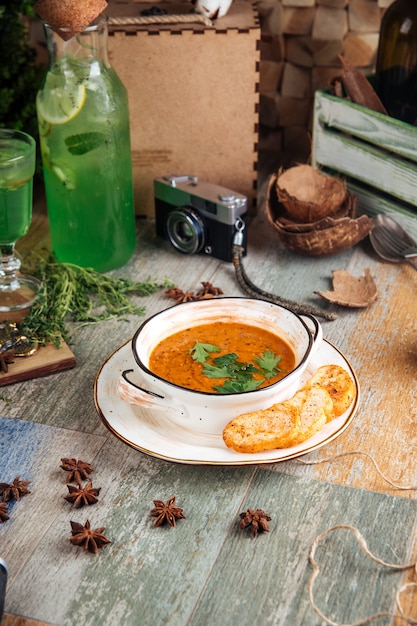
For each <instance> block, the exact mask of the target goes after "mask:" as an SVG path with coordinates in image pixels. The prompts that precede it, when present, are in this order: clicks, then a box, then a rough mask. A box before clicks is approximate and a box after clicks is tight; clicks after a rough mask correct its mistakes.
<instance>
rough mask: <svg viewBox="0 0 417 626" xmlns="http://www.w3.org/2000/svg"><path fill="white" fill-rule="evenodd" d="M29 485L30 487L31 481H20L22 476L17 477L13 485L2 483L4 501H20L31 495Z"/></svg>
mask: <svg viewBox="0 0 417 626" xmlns="http://www.w3.org/2000/svg"><path fill="white" fill-rule="evenodd" d="M27 485H30V480H20V476H16V478H15V479H14V481H13V482H12V483H0V495H1V496H2V498H3V501H4V502H10V501H11V500H19V498H20V497H21V496H25V495H26V494H28V493H30V491H29V489H27Z"/></svg>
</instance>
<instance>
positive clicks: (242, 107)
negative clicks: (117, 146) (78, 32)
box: [108, 0, 260, 217]
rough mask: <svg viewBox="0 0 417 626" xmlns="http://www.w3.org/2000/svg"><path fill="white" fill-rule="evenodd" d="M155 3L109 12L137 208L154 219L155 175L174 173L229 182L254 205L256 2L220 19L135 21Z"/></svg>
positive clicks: (174, 9) (175, 8)
mask: <svg viewBox="0 0 417 626" xmlns="http://www.w3.org/2000/svg"><path fill="white" fill-rule="evenodd" d="M154 5H155V3H153V4H147V3H143V2H120V1H114V2H111V3H109V9H108V13H109V17H110V23H109V33H110V36H109V44H108V48H109V56H110V61H111V64H112V65H113V67H114V68H115V70H116V71H117V73H118V74H119V76H120V78H121V79H122V81H123V82H124V84H125V86H126V87H127V89H128V93H129V106H130V119H131V124H130V126H131V140H132V158H133V171H134V188H135V204H136V213H137V214H138V215H146V216H149V217H152V216H153V215H154V198H153V180H154V178H156V177H159V176H164V175H166V174H177V175H178V174H190V175H195V176H198V177H199V178H200V179H201V180H205V181H207V182H211V183H216V184H219V185H222V186H224V187H229V188H230V189H233V190H235V191H238V192H239V193H242V194H244V195H245V196H247V197H248V207H251V208H252V211H253V210H254V206H255V201H256V185H257V142H258V118H259V114H258V108H259V62H260V59H259V55H260V52H259V50H260V26H259V19H258V14H257V11H256V9H255V5H254V4H252V3H251V2H246V1H244V0H243V1H242V0H235V2H233V4H232V6H231V7H230V10H229V12H228V13H227V15H226V16H224V17H222V18H218V19H217V20H215V21H214V22H213V25H205V24H202V23H198V22H195V23H181V22H179V23H173V24H164V23H161V24H151V25H149V24H145V25H140V24H139V25H138V24H129V23H127V22H128V19H129V18H131V17H133V18H134V17H139V16H140V15H141V12H142V11H143V10H144V9H145V10H146V9H149V8H150V7H152V6H154ZM157 6H158V7H161V8H164V9H165V10H166V11H167V13H168V15H171V16H172V15H183V14H184V15H188V14H190V11H191V10H192V7H191V5H190V4H189V3H180V4H179V3H178V2H177V3H175V2H157ZM112 18H113V21H112ZM120 18H121V23H119V24H115V21H120ZM124 19H126V23H123V20H124Z"/></svg>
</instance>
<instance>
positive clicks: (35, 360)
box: [0, 343, 76, 387]
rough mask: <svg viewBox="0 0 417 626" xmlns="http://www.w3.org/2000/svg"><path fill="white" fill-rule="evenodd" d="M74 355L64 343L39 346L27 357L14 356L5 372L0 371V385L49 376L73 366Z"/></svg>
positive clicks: (74, 362) (74, 363)
mask: <svg viewBox="0 0 417 626" xmlns="http://www.w3.org/2000/svg"><path fill="white" fill-rule="evenodd" d="M75 365H76V360H75V356H74V355H73V353H72V352H71V350H70V349H69V347H68V345H67V344H66V343H63V344H62V347H61V348H55V346H54V345H52V344H50V345H48V346H45V347H42V348H39V350H38V351H37V352H36V353H35V354H33V355H32V356H28V357H14V361H13V363H10V364H9V365H8V366H7V369H8V371H7V372H0V387H5V386H6V385H11V384H12V383H17V382H21V381H22V380H29V379H31V378H40V377H41V376H49V374H56V373H57V372H62V371H64V370H67V369H71V368H73V367H75Z"/></svg>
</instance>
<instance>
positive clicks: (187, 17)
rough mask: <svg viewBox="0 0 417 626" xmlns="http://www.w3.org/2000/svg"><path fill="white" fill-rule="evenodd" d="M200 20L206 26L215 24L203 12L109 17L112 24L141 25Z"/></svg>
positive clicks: (187, 22)
mask: <svg viewBox="0 0 417 626" xmlns="http://www.w3.org/2000/svg"><path fill="white" fill-rule="evenodd" d="M195 22H197V23H198V22H200V23H201V24H204V25H205V26H213V22H212V21H211V20H210V19H209V18H208V17H206V16H205V15H202V14H201V13H187V14H184V15H141V16H138V17H128V16H126V17H109V25H110V26H136V25H138V26H141V25H147V24H190V23H195Z"/></svg>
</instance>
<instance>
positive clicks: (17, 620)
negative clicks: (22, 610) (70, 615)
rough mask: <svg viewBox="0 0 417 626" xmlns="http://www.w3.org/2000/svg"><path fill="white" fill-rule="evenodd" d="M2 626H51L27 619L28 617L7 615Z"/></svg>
mask: <svg viewBox="0 0 417 626" xmlns="http://www.w3.org/2000/svg"><path fill="white" fill-rule="evenodd" d="M1 626H51V624H47V623H46V622H39V621H38V620H35V619H26V617H19V616H17V615H10V613H5V614H4V615H3V619H2V621H1Z"/></svg>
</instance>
